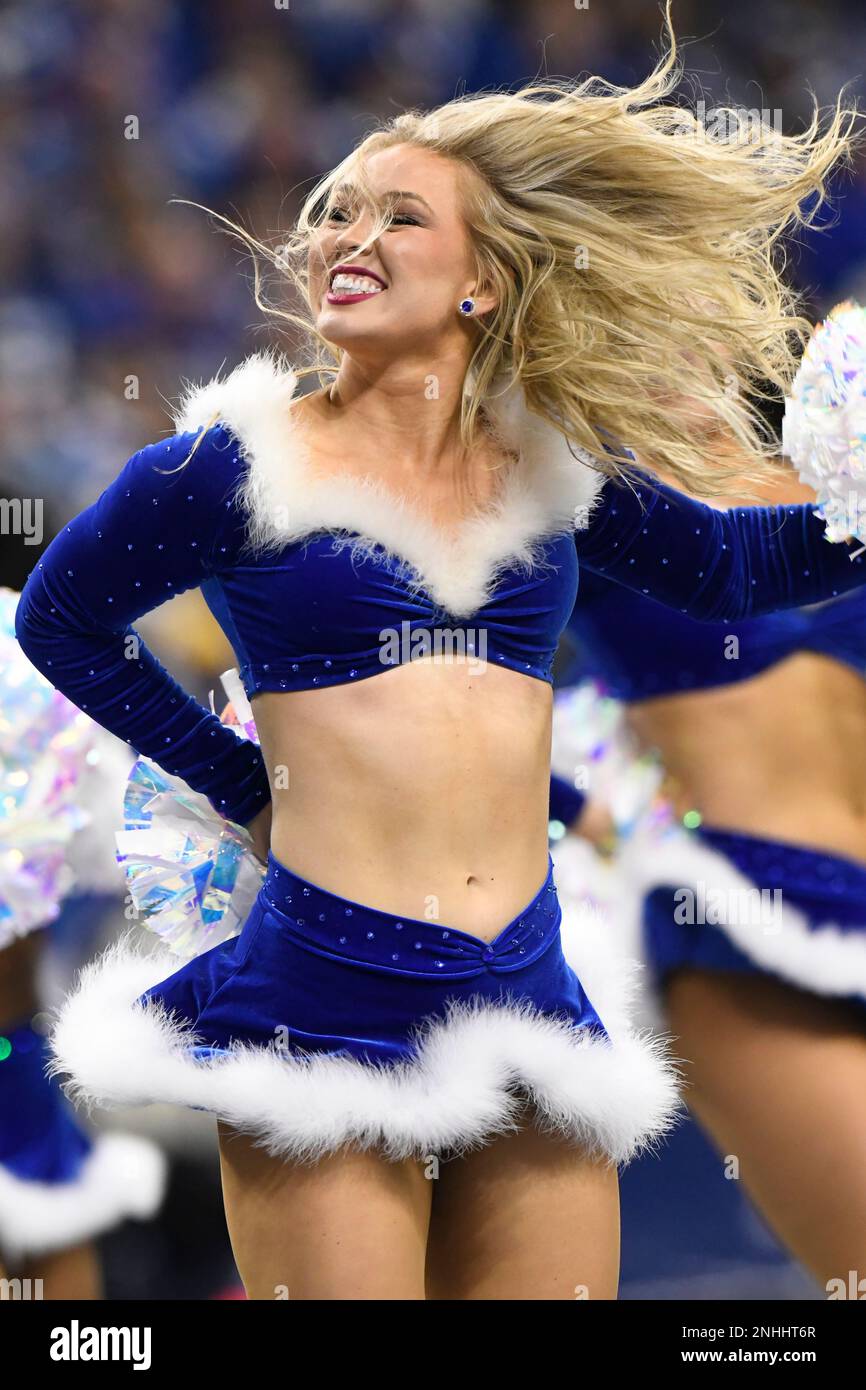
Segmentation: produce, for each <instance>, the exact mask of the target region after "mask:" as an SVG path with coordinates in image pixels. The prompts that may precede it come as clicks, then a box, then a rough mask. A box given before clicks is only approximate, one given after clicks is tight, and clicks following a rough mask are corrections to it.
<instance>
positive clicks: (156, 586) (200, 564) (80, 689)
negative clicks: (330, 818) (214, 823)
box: [15, 425, 270, 825]
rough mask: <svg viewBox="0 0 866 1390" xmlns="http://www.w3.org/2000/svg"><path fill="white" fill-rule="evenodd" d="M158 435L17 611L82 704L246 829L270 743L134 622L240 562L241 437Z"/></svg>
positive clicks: (32, 654) (63, 539)
mask: <svg viewBox="0 0 866 1390" xmlns="http://www.w3.org/2000/svg"><path fill="white" fill-rule="evenodd" d="M196 438H197V435H196V434H195V433H191V434H181V435H174V436H173V437H172V438H170V439H165V440H163V441H162V442H160V443H158V444H150V445H147V446H146V447H145V448H144V449H141V450H140V451H139V452H138V453H137V454H134V455H133V456H132V458H131V459H130V460H129V461H128V462H127V463H126V465H125V466H124V468H123V469H122V470H121V472H120V474H119V475H118V477H117V478H116V479H115V480H114V482H112V483H111V484H110V485H109V486H108V487H107V488H106V489H105V490H104V491H103V492H102V493H101V494H100V496H99V497H98V498H97V500H96V501H95V502H94V503H93V504H92V505H91V506H90V507H88V508H87V509H86V510H85V511H83V512H81V513H80V514H79V515H78V516H76V517H75V518H73V520H72V521H71V522H69V524H68V525H67V526H65V527H64V528H63V529H62V530H61V531H60V533H59V535H57V536H56V537H55V538H54V540H53V541H52V542H51V544H50V545H49V547H48V549H47V550H46V551H45V553H44V555H43V556H42V559H41V560H40V561H39V563H38V564H37V565H36V567H35V568H34V570H33V571H32V573H31V574H30V577H29V578H28V580H27V583H26V585H25V586H24V590H23V592H22V594H21V598H20V601H19V603H18V608H17V610H16V614H15V633H16V636H17V638H18V642H19V644H20V646H21V649H22V650H23V651H24V653H25V655H26V656H27V657H28V658H29V659H30V661H31V662H32V663H33V665H34V666H35V667H37V669H38V670H40V671H41V672H42V673H43V675H45V676H46V677H47V679H48V680H49V681H50V682H51V684H52V685H53V686H55V687H56V688H57V689H58V690H60V691H62V693H63V694H64V695H66V696H67V698H68V699H70V700H71V701H72V703H73V704H75V705H77V706H78V707H79V709H82V710H84V711H86V713H87V714H88V715H89V716H90V717H91V718H92V719H94V720H95V721H96V722H97V723H98V724H101V725H102V726H103V728H105V729H108V730H109V731H110V732H111V733H113V734H115V735H117V737H118V738H121V739H124V740H125V741H126V742H127V743H129V744H131V746H132V747H133V748H134V749H135V750H136V751H137V752H138V753H141V754H143V755H144V756H146V757H148V758H151V759H152V760H153V761H154V762H156V763H158V764H159V766H160V767H162V768H164V769H165V771H167V772H169V773H172V774H175V775H177V776H179V777H182V778H183V779H184V781H186V782H187V783H188V784H189V786H190V787H192V788H193V790H194V791H198V792H201V793H203V794H204V795H205V796H206V797H207V798H208V800H209V801H210V802H211V805H212V806H213V807H214V809H215V810H216V811H218V812H219V814H220V815H222V816H225V817H226V818H228V819H230V820H233V821H236V822H237V823H238V824H240V825H246V824H247V823H248V822H249V821H251V820H253V818H254V817H255V816H257V815H258V814H259V813H260V812H261V810H262V809H263V808H264V807H265V806H266V805H267V803H268V801H269V800H270V787H269V784H268V777H267V771H266V769H265V764H264V759H263V756H262V752H261V749H260V748H259V747H258V746H257V745H256V744H255V743H252V742H251V741H250V740H248V739H243V738H240V737H239V736H238V735H237V734H235V733H234V732H233V730H232V729H231V728H230V727H229V726H228V725H225V724H221V723H220V720H219V717H218V715H216V714H213V713H212V712H211V711H209V710H207V709H205V708H204V706H203V705H201V704H199V702H198V701H197V700H196V699H194V697H193V696H192V695H190V694H188V693H187V692H186V691H185V690H184V689H183V688H182V687H181V686H180V685H179V684H178V682H177V681H175V680H174V678H173V677H172V676H171V675H170V674H169V672H168V671H166V670H165V668H164V667H163V666H162V665H161V664H160V662H159V661H158V660H157V658H156V657H155V656H154V655H153V653H152V652H151V651H149V650H148V648H147V646H146V645H145V643H144V642H143V641H142V639H141V637H140V636H139V635H138V633H137V632H136V631H135V629H134V628H133V627H132V626H131V624H132V623H133V622H134V621H135V619H136V618H140V617H141V616H142V614H144V613H148V612H150V611H151V610H152V609H154V608H157V607H159V605H161V604H163V603H165V602H166V601H167V600H169V599H171V598H173V597H174V596H175V595H176V594H180V593H183V592H184V591H185V590H187V589H193V588H197V587H198V586H199V585H201V584H202V582H203V581H204V580H205V579H207V578H208V577H209V576H211V575H213V574H215V573H217V572H218V570H219V569H220V568H221V567H224V566H225V565H227V564H230V563H231V561H232V557H233V555H234V554H235V553H236V552H237V550H238V548H239V546H240V544H241V542H242V540H243V520H242V517H241V516H240V514H239V513H238V511H237V509H236V506H235V504H234V503H233V501H232V497H231V494H232V492H233V489H234V485H235V484H236V482H237V480H238V478H239V475H240V469H241V467H242V464H241V460H240V454H239V449H240V445H239V443H238V441H237V439H236V438H235V437H234V435H233V434H232V433H231V432H230V431H229V430H228V429H226V428H225V427H224V426H222V425H216V426H214V428H212V429H210V430H208V431H207V433H206V435H205V437H204V438H203V440H202V441H201V443H200V445H199V447H198V449H197V450H196V452H195V454H194V455H193V457H192V459H191V460H190V462H189V463H188V464H187V465H186V467H184V468H181V469H180V470H179V471H177V472H168V471H158V470H172V469H176V468H177V466H178V464H180V463H182V462H183V461H184V460H185V459H186V458H187V456H188V454H189V452H190V450H191V448H192V446H193V444H194V443H195V440H196Z"/></svg>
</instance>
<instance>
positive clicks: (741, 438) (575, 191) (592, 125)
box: [216, 0, 860, 496]
mask: <svg viewBox="0 0 866 1390" xmlns="http://www.w3.org/2000/svg"><path fill="white" fill-rule="evenodd" d="M670 4H671V0H666V14H665V28H666V30H667V33H668V36H669V45H668V49H667V52H666V53H665V54H664V56H663V57H662V58H661V59H660V61H659V62H658V64H657V66H656V67H655V69H654V70H653V72H652V73H651V74H650V75H649V77H647V78H646V80H645V81H643V82H641V83H639V84H638V85H637V86H636V87H633V88H628V87H619V86H615V85H614V84H612V83H609V82H607V81H604V80H602V79H601V78H596V77H589V78H585V79H583V80H577V79H574V80H572V79H559V78H558V79H554V80H545V81H535V82H532V83H530V84H528V85H526V86H524V87H523V88H521V89H520V90H519V91H518V92H516V93H505V92H494V93H492V94H489V93H488V94H478V95H476V94H471V95H466V96H462V97H459V98H457V99H455V100H453V101H450V102H447V103H446V104H445V105H443V106H440V107H438V108H437V109H435V110H433V111H430V112H422V111H415V110H411V111H407V112H405V113H403V114H401V115H398V116H396V117H395V118H393V119H390V120H389V121H388V122H387V123H386V124H384V125H383V126H382V128H380V129H377V130H375V131H373V132H372V133H371V134H369V135H367V136H366V138H364V139H363V140H362V141H361V142H360V144H359V145H358V146H357V147H356V148H355V149H354V150H353V151H352V152H351V153H350V154H349V155H348V156H347V157H346V159H344V160H343V161H342V162H341V163H340V164H339V165H338V166H337V167H336V168H335V169H334V170H332V172H331V173H329V174H328V175H327V176H326V177H324V178H323V179H321V180H320V181H319V182H318V183H317V185H316V186H315V188H314V189H313V190H312V192H311V193H310V194H309V196H308V197H307V198H306V201H305V202H304V204H303V206H302V208H301V211H300V214H299V216H298V218H297V222H296V225H295V227H294V228H293V230H292V232H291V234H290V236H289V237H288V238H285V237H283V238H282V241H281V244H280V245H279V247H277V248H274V247H269V246H268V245H266V244H265V243H264V242H262V241H260V240H258V239H257V238H255V237H254V236H251V235H250V234H249V233H248V232H246V231H245V230H244V229H242V228H241V227H239V226H237V225H236V224H235V223H233V222H230V221H229V220H228V219H227V218H224V217H221V216H220V215H219V214H216V215H217V217H218V218H219V220H220V221H221V222H223V223H224V224H225V225H227V226H228V227H229V228H230V229H231V230H232V232H234V233H236V234H237V235H238V236H240V237H241V238H242V239H243V241H244V242H245V244H246V245H247V247H248V248H249V249H250V250H251V251H252V253H253V263H254V267H255V283H254V290H255V297H256V302H257V304H258V305H259V307H260V309H262V310H263V311H264V312H265V313H266V314H268V315H270V316H272V317H275V318H276V319H277V320H278V321H280V322H282V323H286V324H292V325H293V326H294V328H295V329H300V330H301V333H302V334H303V335H305V336H306V338H307V340H308V342H309V343H310V345H311V347H312V352H311V354H310V356H309V359H308V360H310V362H311V364H312V365H310V366H307V367H302V368H301V369H300V371H299V375H306V374H309V373H312V372H315V373H318V374H319V375H320V377H321V375H322V374H323V373H325V374H328V375H332V374H334V373H335V372H336V370H337V369H338V368H339V364H340V360H341V357H342V351H341V350H340V349H339V348H337V347H335V346H334V345H332V344H330V343H328V342H327V341H326V340H325V339H324V338H323V337H322V336H321V335H320V334H319V333H318V332H317V330H316V329H315V326H314V310H313V307H312V305H311V304H310V299H309V292H308V280H307V257H308V252H309V247H310V243H311V240H312V239H313V238H315V236H316V234H317V230H318V229H319V228H320V227H321V226H322V225H323V224H324V222H325V221H326V220H327V219H328V218H329V217H330V216H331V215H332V213H333V211H334V208H335V207H336V206H343V205H345V203H346V201H347V199H346V196H345V192H344V190H345V188H346V186H347V185H348V186H350V188H351V199H350V201H351V203H352V204H353V205H356V204H357V202H358V201H359V200H360V201H363V203H364V204H365V205H367V206H369V207H370V208H371V209H372V211H373V225H372V227H371V230H370V234H369V237H368V238H367V240H366V241H365V242H363V243H362V249H363V248H366V247H368V246H369V245H371V244H372V243H373V242H374V241H375V240H376V238H377V237H378V236H380V235H381V234H382V232H383V231H384V230H385V229H386V228H387V226H388V225H389V219H390V218H391V217H392V216H393V208H390V207H387V206H384V201H383V200H381V199H377V197H376V196H375V194H374V192H373V190H372V189H371V187H370V184H369V181H368V177H367V174H366V172H365V162H366V160H367V159H368V158H369V157H370V156H371V155H374V154H376V153H378V152H379V151H381V150H384V149H387V148H389V147H391V146H394V145H402V144H406V145H412V146H416V147H418V148H420V149H424V150H430V151H434V152H435V153H437V154H439V155H441V156H443V158H446V159H449V160H452V161H454V162H455V163H456V164H457V165H459V166H460V168H461V169H462V170H463V173H464V176H465V177H464V178H463V179H461V181H460V196H461V201H462V211H463V215H464V217H465V221H466V224H467V226H468V228H469V230H470V233H471V239H472V244H473V246H474V253H475V259H476V265H477V288H478V291H479V292H485V291H486V290H488V289H489V288H490V287H491V286H492V287H493V289H494V290H495V291H496V293H497V295H498V305H497V307H496V308H495V309H494V310H492V311H491V312H490V313H488V314H487V315H484V316H483V317H481V318H479V319H477V320H475V322H476V323H477V328H478V335H477V342H476V344H475V347H474V351H473V355H472V359H471V362H470V365H469V368H468V372H467V381H466V386H467V388H469V390H468V393H467V394H466V395H465V396H464V404H463V408H462V419H461V433H462V438H463V441H464V443H465V444H466V445H471V443H472V441H473V440H474V439H475V438H476V433H475V431H476V416H477V412H478V410H479V407H481V406H482V405H483V401H484V398H485V396H486V395H487V394H488V393H489V392H490V390H491V388H492V383H493V381H494V378H495V377H496V376H497V374H498V373H499V372H501V371H505V372H506V373H507V375H508V376H509V378H510V379H511V380H514V379H515V378H516V379H517V380H518V381H519V382H520V384H521V385H522V387H523V388H524V391H525V399H526V404H527V407H528V408H529V409H530V410H531V411H534V412H536V413H537V414H538V415H540V416H542V417H544V418H546V419H547V420H548V421H549V422H550V423H552V424H554V425H555V426H556V427H557V428H558V429H560V430H561V432H562V433H563V434H564V435H565V436H566V438H567V439H568V440H569V441H570V443H572V444H574V445H577V446H580V447H582V448H583V449H585V450H588V451H589V452H590V453H592V454H593V455H595V456H596V457H597V458H598V466H599V468H600V469H601V470H602V471H604V472H607V473H609V474H619V475H621V476H622V475H626V474H627V473H628V471H629V457H628V454H627V453H626V452H625V451H626V450H628V449H634V450H635V451H637V452H638V453H639V455H640V458H641V461H642V463H643V464H645V465H647V466H648V467H650V468H652V469H654V470H657V471H659V472H663V473H665V474H666V475H667V476H668V477H669V478H671V479H673V480H674V481H675V482H676V484H677V485H678V486H680V487H682V488H683V489H684V490H685V491H688V492H691V493H693V494H696V495H698V496H713V495H716V494H717V493H718V492H719V491H720V490H722V489H723V488H724V486H725V484H726V483H729V482H730V479H731V477H732V475H733V473H734V472H736V474H737V476H738V477H740V478H741V479H742V478H743V477H744V476H745V477H746V478H747V479H749V480H752V481H759V482H760V481H761V480H762V479H764V478H766V476H767V469H768V468H769V467H771V465H770V459H771V458H772V457H773V456H774V455H776V454H777V453H778V440H777V439H776V437H775V435H774V433H773V431H772V429H770V428H769V427H768V426H767V424H766V423H765V419H764V416H763V415H762V412H761V410H760V406H759V403H760V401H761V400H767V399H770V398H771V395H773V394H777V393H782V394H784V393H786V392H787V389H788V387H789V386H790V382H791V380H792V377H793V375H794V373H795V371H796V368H797V365H798V362H799V357H800V354H801V352H802V348H803V346H804V344H805V342H806V340H807V339H808V337H809V335H810V332H811V325H810V323H809V321H808V320H807V319H806V318H805V317H803V316H802V314H801V312H800V308H801V306H800V304H799V303H798V299H797V296H796V294H795V293H794V291H793V290H792V289H791V288H790V286H789V285H788V284H787V283H786V281H785V279H784V278H783V277H784V269H785V265H784V260H785V257H784V245H783V243H782V242H781V241H780V238H782V237H783V235H785V234H789V233H791V232H794V231H796V229H797V228H798V227H800V226H809V225H812V224H813V223H814V222H815V220H816V217H817V214H818V211H819V209H820V207H821V205H822V202H823V201H824V199H825V196H826V187H825V185H826V180H827V178H828V175H829V174H830V173H831V171H833V170H834V169H835V168H836V166H837V165H842V164H845V163H847V162H850V159H851V154H852V150H853V147H854V145H855V142H856V141H857V140H858V138H859V137H858V134H855V132H854V126H855V124H856V123H857V122H858V121H859V120H860V115H859V113H858V112H857V110H856V108H855V107H853V106H846V105H845V102H844V92H843V93H841V94H840V95H839V97H838V98H837V101H836V104H835V106H833V107H830V108H829V110H828V111H826V112H822V111H821V110H820V109H819V108H818V105H817V103H815V104H814V106H813V112H812V117H811V120H810V123H809V125H808V127H807V128H806V129H804V130H802V131H801V132H800V133H799V134H794V135H783V134H781V133H779V132H777V131H776V130H774V129H771V128H769V127H768V126H767V125H765V124H764V123H763V122H762V121H761V120H760V119H758V120H756V119H755V116H756V115H757V113H744V112H743V111H741V110H737V109H736V108H732V107H723V108H715V110H714V111H713V117H714V119H713V123H712V128H709V127H707V126H705V125H704V124H703V123H702V121H701V120H700V119H699V117H698V116H697V115H695V114H694V113H693V112H692V111H691V110H690V109H687V107H686V106H685V105H682V104H675V103H674V102H673V101H672V100H670V98H671V97H672V96H673V94H674V92H675V91H676V89H677V88H678V87H679V85H680V83H681V81H682V67H681V63H680V61H679V59H678V54H677V44H676V39H675V36H674V33H673V27H672V24H671V18H670ZM259 256H261V257H262V258H264V259H265V260H266V261H267V262H269V263H270V265H271V266H273V267H275V268H276V270H277V271H278V272H279V274H280V276H281V278H283V279H285V278H286V277H287V278H288V279H289V281H291V283H292V285H293V286H294V289H295V291H296V293H297V295H298V296H299V302H300V303H301V304H305V306H306V308H305V312H303V313H300V314H299V313H295V312H293V311H292V310H291V309H290V308H287V307H285V305H286V300H287V296H286V295H285V292H284V291H285V286H284V285H283V293H282V294H281V300H282V303H281V304H280V305H277V306H274V305H271V304H270V303H268V302H266V301H265V299H264V298H263V297H262V272H261V268H260V265H259ZM708 417H709V419H710V424H711V426H712V428H711V429H710V431H709V432H708ZM713 430H716V431H717V435H718V437H719V438H724V439H727V440H728V441H730V442H733V441H734V440H736V441H737V442H738V444H739V448H738V449H737V450H736V451H735V452H736V454H737V464H736V468H735V469H732V468H731V467H726V466H725V465H724V463H723V462H722V459H723V457H724V450H719V451H718V452H716V451H715V450H713V449H712V448H711V447H709V443H710V438H711V436H712V433H713Z"/></svg>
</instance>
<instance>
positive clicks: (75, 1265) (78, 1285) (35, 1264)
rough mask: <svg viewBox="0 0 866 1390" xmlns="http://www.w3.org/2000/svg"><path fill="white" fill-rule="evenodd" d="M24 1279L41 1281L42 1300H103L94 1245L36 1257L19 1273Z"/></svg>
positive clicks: (99, 1269) (91, 1243)
mask: <svg viewBox="0 0 866 1390" xmlns="http://www.w3.org/2000/svg"><path fill="white" fill-rule="evenodd" d="M20 1275H21V1278H22V1279H41V1280H42V1297H43V1298H45V1299H52V1300H57V1299H60V1300H64V1299H68V1298H72V1299H76V1300H79V1301H83V1300H85V1299H101V1298H103V1297H104V1292H103V1286H102V1264H101V1261H100V1258H99V1254H98V1251H97V1248H96V1244H95V1243H94V1242H92V1241H84V1242H82V1244H81V1245H74V1246H69V1247H68V1248H67V1249H65V1250H56V1251H53V1252H52V1253H51V1254H50V1255H39V1256H33V1258H32V1259H30V1260H28V1262H27V1264H25V1265H24V1267H23V1269H21V1271H20Z"/></svg>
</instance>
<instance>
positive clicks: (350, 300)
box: [325, 269, 388, 304]
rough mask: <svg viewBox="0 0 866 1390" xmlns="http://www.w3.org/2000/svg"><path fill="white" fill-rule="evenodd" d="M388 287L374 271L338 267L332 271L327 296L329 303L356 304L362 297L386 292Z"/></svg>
mask: <svg viewBox="0 0 866 1390" xmlns="http://www.w3.org/2000/svg"><path fill="white" fill-rule="evenodd" d="M387 288H388V287H387V285H385V284H384V283H383V282H382V280H381V279H380V278H379V276H378V275H374V274H373V272H372V271H361V270H340V269H337V270H335V271H332V272H331V279H330V284H329V286H328V292H327V295H326V296H325V297H326V299H327V301H328V303H329V304H355V303H358V302H359V301H360V300H362V299H372V298H373V297H374V296H375V295H377V294H384V292H385V290H386V289H387Z"/></svg>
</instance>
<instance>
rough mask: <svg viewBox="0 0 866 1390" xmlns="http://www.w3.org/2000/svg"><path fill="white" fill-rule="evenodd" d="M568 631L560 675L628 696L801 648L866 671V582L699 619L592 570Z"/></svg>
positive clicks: (759, 664) (649, 694) (708, 680)
mask: <svg viewBox="0 0 866 1390" xmlns="http://www.w3.org/2000/svg"><path fill="white" fill-rule="evenodd" d="M567 633H568V636H569V637H570V638H572V639H573V640H574V641H575V643H576V646H577V650H576V652H575V653H574V655H573V656H572V657H571V659H570V660H569V661H567V662H566V663H565V665H564V667H563V672H562V677H561V679H562V683H563V684H567V685H571V684H573V683H574V682H575V681H578V680H580V679H582V678H584V677H586V676H594V677H597V678H599V679H601V680H603V681H604V684H605V686H606V688H607V690H608V691H609V693H610V694H611V695H613V696H614V698H615V699H618V700H624V701H627V702H628V701H635V700H650V699H653V698H654V697H656V696H662V695H673V694H677V693H682V692H687V691H691V690H707V689H710V688H712V687H716V686H723V685H734V684H736V683H738V682H740V681H746V680H749V679H750V678H751V677H753V676H757V675H760V673H761V672H762V671H766V670H768V669H769V668H770V667H772V666H776V665H778V663H779V662H781V661H784V660H785V658H786V657H789V656H792V655H793V654H794V653H796V652H815V653H817V654H818V655H820V656H826V657H830V658H832V659H833V660H834V661H839V662H842V663H843V664H844V665H846V666H850V667H851V668H852V669H853V670H855V671H856V672H857V674H858V675H860V676H863V677H866V589H864V588H861V589H856V590H854V591H853V592H851V593H847V594H842V595H840V596H839V597H837V598H831V599H829V600H827V601H826V602H823V603H819V604H817V605H814V606H810V607H808V608H792V609H787V610H785V611H783V612H778V613H766V614H762V615H761V616H760V617H755V618H747V619H745V620H741V621H738V622H734V623H731V622H727V623H726V622H715V623H700V622H696V621H695V620H694V618H690V617H687V616H686V615H685V614H684V613H679V612H677V611H676V610H674V609H672V608H668V607H665V606H664V604H661V603H657V602H656V601H655V600H654V599H652V598H649V597H647V596H645V595H643V594H639V593H635V592H634V591H633V590H628V589H624V588H622V586H621V585H619V584H614V583H611V581H610V580H608V579H605V578H604V577H603V576H602V575H599V574H587V575H585V576H581V583H580V598H579V601H578V603H577V604H576V605H575V608H574V612H573V613H572V615H571V618H570V619H569V623H568V628H567Z"/></svg>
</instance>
